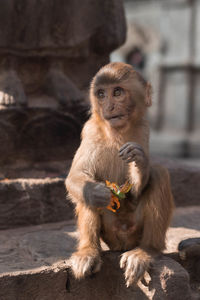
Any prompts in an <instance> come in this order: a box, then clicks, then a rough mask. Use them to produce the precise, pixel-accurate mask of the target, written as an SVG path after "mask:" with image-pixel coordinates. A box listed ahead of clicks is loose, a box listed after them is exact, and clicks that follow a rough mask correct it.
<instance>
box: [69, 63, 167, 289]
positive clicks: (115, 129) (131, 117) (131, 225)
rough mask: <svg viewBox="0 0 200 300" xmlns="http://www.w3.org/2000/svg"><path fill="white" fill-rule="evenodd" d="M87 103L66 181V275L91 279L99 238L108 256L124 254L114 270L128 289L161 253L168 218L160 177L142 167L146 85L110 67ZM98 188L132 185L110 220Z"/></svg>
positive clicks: (160, 172) (105, 193)
mask: <svg viewBox="0 0 200 300" xmlns="http://www.w3.org/2000/svg"><path fill="white" fill-rule="evenodd" d="M90 100H91V105H92V108H91V109H92V115H91V117H90V119H89V120H88V121H87V122H86V124H85V126H84V128H83V131H82V142H81V145H80V147H79V149H78V151H77V152H76V154H75V157H74V160H73V163H72V167H71V170H70V172H69V175H68V177H67V179H66V187H67V190H68V192H69V197H70V198H71V200H72V201H73V202H74V203H75V205H76V214H77V218H78V229H79V232H80V240H79V244H78V249H77V252H75V253H74V254H73V255H72V257H71V268H72V271H73V273H74V276H75V277H76V278H82V277H84V276H85V275H88V274H91V273H92V272H97V271H98V270H99V269H100V267H101V255H100V254H101V246H100V238H102V240H103V241H104V242H105V243H106V244H107V245H108V246H109V248H110V249H111V250H118V251H125V252H124V253H123V254H122V255H121V260H120V267H121V268H122V269H124V272H125V280H126V285H127V286H130V285H131V284H133V283H136V282H137V281H138V280H139V279H141V278H142V277H143V275H144V272H145V271H146V270H147V269H148V267H149V265H150V263H151V262H152V260H153V258H154V257H155V256H156V255H157V254H159V253H160V252H161V251H162V250H163V249H164V248H165V233H166V230H167V228H168V226H169V223H170V218H171V215H172V210H173V198H172V194H171V189H170V180H169V175H168V172H167V170H166V169H165V168H163V167H161V166H159V165H157V166H153V165H150V162H149V149H148V148H149V125H148V122H147V120H146V119H145V114H146V108H147V107H149V106H150V105H151V85H150V84H149V83H146V82H145V80H144V79H143V78H142V76H141V75H140V74H139V73H137V72H136V71H135V70H134V69H133V68H132V67H131V66H130V65H127V64H124V63H110V64H108V65H106V66H104V67H103V68H101V69H100V71H99V72H98V73H97V74H96V76H95V77H94V79H93V80H92V83H91V88H90ZM106 180H109V181H110V182H116V183H117V184H118V185H122V184H124V183H125V181H127V180H128V181H129V183H130V184H132V188H131V191H130V192H129V194H128V196H127V197H126V198H125V199H123V200H121V206H120V208H119V210H117V212H116V213H114V212H112V211H110V210H108V209H107V208H106V206H107V205H108V204H109V202H110V197H111V192H110V190H109V189H108V188H107V186H106V185H105V181H106ZM99 208H101V209H99Z"/></svg>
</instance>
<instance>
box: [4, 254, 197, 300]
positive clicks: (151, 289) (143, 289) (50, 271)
mask: <svg viewBox="0 0 200 300" xmlns="http://www.w3.org/2000/svg"><path fill="white" fill-rule="evenodd" d="M119 254H120V253H116V252H104V253H103V255H102V259H103V265H102V269H101V271H100V272H99V273H97V274H95V275H94V276H93V277H88V278H86V279H84V280H80V281H76V280H75V279H74V278H73V277H72V276H71V274H70V273H69V272H68V271H67V270H66V268H67V265H65V264H64V263H63V262H60V263H57V264H55V265H53V266H52V267H49V268H42V269H37V270H34V271H32V272H19V273H15V274H7V275H4V276H1V277H0V298H1V299H3V300H14V299H20V300H27V299H35V300H41V299H42V300H45V299H46V300H51V299H52V300H54V299H56V300H64V299H66V300H77V299H83V300H93V299H95V300H102V299H104V300H107V299H109V300H110V299H119V300H125V299H126V300H128V299H138V300H139V299H140V300H146V299H168V300H174V299H182V300H191V299H194V298H193V297H192V293H191V290H190V286H189V276H188V274H187V272H186V271H185V270H184V269H183V268H182V267H181V266H180V265H179V264H178V263H176V262H175V261H174V260H172V259H170V258H167V257H164V256H162V257H160V258H159V259H157V260H156V261H155V262H154V265H153V267H152V269H151V270H150V278H151V279H150V282H149V283H148V286H146V284H145V285H144V284H142V283H140V284H138V286H135V287H130V288H126V286H125V284H124V276H123V274H122V271H121V270H120V268H119Z"/></svg>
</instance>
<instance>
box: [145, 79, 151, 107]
mask: <svg viewBox="0 0 200 300" xmlns="http://www.w3.org/2000/svg"><path fill="white" fill-rule="evenodd" d="M151 96H152V86H151V84H150V82H147V84H146V92H145V104H146V106H151V105H152V100H151Z"/></svg>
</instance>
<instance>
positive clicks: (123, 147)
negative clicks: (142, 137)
mask: <svg viewBox="0 0 200 300" xmlns="http://www.w3.org/2000/svg"><path fill="white" fill-rule="evenodd" d="M131 144H132V142H127V143H126V144H124V145H123V146H122V147H121V148H120V149H119V152H120V151H123V150H124V149H126V147H128V146H129V145H131Z"/></svg>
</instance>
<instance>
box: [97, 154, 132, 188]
mask: <svg viewBox="0 0 200 300" xmlns="http://www.w3.org/2000/svg"><path fill="white" fill-rule="evenodd" d="M95 171H96V180H97V181H103V182H105V180H109V181H111V182H115V183H117V184H118V185H122V184H124V183H125V181H126V180H127V179H128V165H127V164H126V163H125V162H124V161H123V160H122V159H121V158H120V157H119V155H118V151H117V150H110V149H102V151H101V152H100V153H99V155H98V156H97V159H96V170H95Z"/></svg>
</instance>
